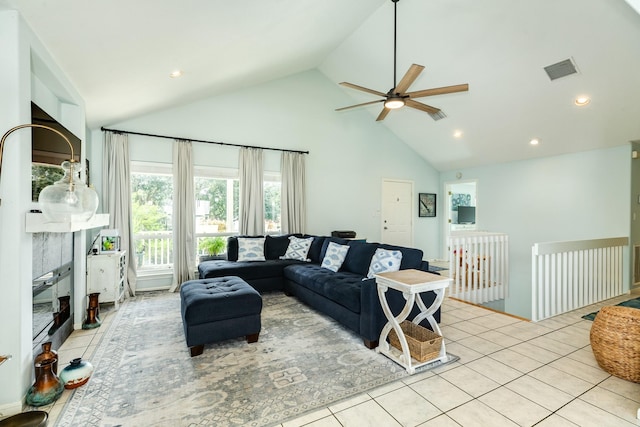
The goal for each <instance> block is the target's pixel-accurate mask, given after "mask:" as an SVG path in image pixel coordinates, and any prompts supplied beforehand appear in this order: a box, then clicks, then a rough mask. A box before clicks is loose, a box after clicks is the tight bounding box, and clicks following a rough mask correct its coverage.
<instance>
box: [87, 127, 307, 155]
mask: <svg viewBox="0 0 640 427" xmlns="http://www.w3.org/2000/svg"><path fill="white" fill-rule="evenodd" d="M100 130H101V131H103V132H104V131H108V132H114V133H128V134H130V135H141V136H152V137H154V138H164V139H182V140H185V141H191V142H204V143H205V144H218V145H226V146H229V147H240V148H260V149H262V150H272V151H285V152H288V153H300V154H309V152H308V151H300V150H287V149H285V148H271V147H258V146H256V145H242V144H232V143H230V142H219V141H206V140H203V139H191V138H181V137H176V136H166V135H155V134H152V133H142V132H133V131H130V130H118V129H107V128H105V127H101V128H100Z"/></svg>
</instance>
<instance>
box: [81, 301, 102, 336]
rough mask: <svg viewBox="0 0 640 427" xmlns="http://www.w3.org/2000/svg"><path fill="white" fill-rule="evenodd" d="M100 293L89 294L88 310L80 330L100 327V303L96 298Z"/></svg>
mask: <svg viewBox="0 0 640 427" xmlns="http://www.w3.org/2000/svg"><path fill="white" fill-rule="evenodd" d="M99 296H100V292H94V293H91V294H89V308H87V318H86V319H85V321H84V323H83V324H82V329H94V328H98V327H100V325H101V324H102V322H101V321H100V317H99V314H100V302H99V300H98V297H99Z"/></svg>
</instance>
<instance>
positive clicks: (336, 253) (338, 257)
mask: <svg viewBox="0 0 640 427" xmlns="http://www.w3.org/2000/svg"><path fill="white" fill-rule="evenodd" d="M347 251H349V246H348V245H339V244H337V243H334V242H329V245H328V246H327V252H326V253H325V255H324V259H323V260H322V264H321V267H322V268H326V269H328V270H331V271H338V270H339V269H340V267H341V266H342V263H343V262H344V259H345V258H346V257H347Z"/></svg>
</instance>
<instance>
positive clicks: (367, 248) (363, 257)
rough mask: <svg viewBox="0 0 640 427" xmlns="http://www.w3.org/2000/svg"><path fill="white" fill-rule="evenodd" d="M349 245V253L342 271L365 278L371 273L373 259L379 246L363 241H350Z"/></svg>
mask: <svg viewBox="0 0 640 427" xmlns="http://www.w3.org/2000/svg"><path fill="white" fill-rule="evenodd" d="M348 244H349V252H347V257H346V258H345V260H344V263H343V264H342V271H348V272H350V273H355V274H359V275H360V276H362V277H365V276H366V275H367V273H368V272H369V264H371V258H372V257H373V254H374V253H375V251H376V249H377V248H378V245H377V244H373V243H365V242H361V241H360V242H358V241H350V242H349V243H348Z"/></svg>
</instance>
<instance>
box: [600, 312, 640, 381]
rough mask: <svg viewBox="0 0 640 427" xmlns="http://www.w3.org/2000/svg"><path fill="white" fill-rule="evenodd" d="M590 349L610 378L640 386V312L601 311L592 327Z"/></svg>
mask: <svg viewBox="0 0 640 427" xmlns="http://www.w3.org/2000/svg"><path fill="white" fill-rule="evenodd" d="M590 339H591V348H592V349H593V354H594V356H595V357H596V361H597V362H598V365H600V367H601V368H602V369H604V370H605V371H607V372H608V373H610V374H611V375H615V376H616V377H619V378H622V379H625V380H629V381H633V382H636V383H640V310H638V309H637V308H630V307H621V306H608V307H602V309H601V310H600V312H599V313H598V315H597V316H596V318H595V319H594V321H593V325H592V326H591V333H590Z"/></svg>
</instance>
